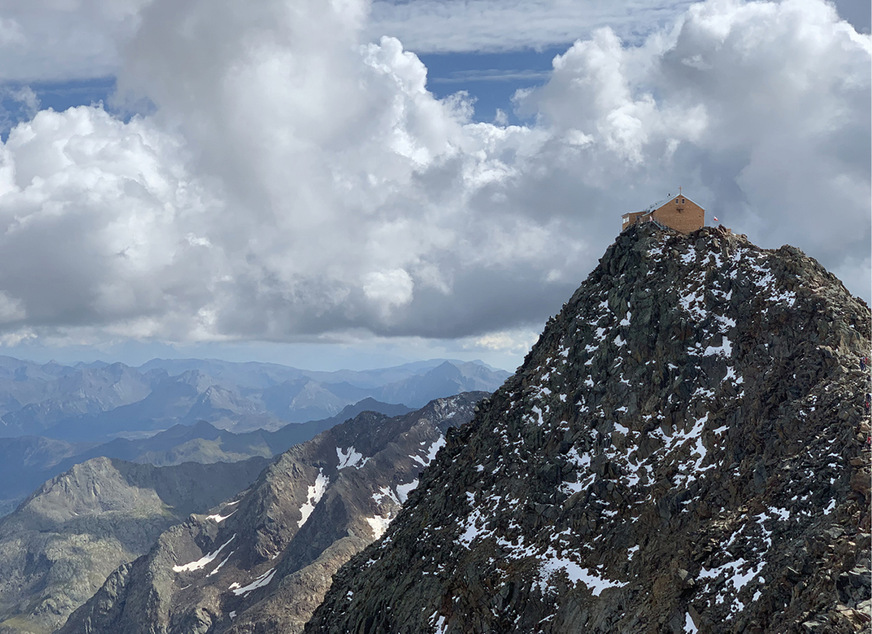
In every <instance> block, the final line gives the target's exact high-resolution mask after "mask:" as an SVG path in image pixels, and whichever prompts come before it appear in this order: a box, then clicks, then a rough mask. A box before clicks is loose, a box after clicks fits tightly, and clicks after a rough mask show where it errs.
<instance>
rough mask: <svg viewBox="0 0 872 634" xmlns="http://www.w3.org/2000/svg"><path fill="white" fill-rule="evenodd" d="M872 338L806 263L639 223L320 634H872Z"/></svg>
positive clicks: (456, 442)
mask: <svg viewBox="0 0 872 634" xmlns="http://www.w3.org/2000/svg"><path fill="white" fill-rule="evenodd" d="M869 324H870V312H869V308H868V306H866V305H865V304H864V303H863V302H862V301H860V300H858V299H856V298H854V297H852V296H851V295H850V294H849V293H848V292H847V291H846V290H845V289H844V287H843V286H842V284H841V283H840V282H839V281H838V280H837V279H836V278H834V277H833V276H832V275H831V274H829V273H827V272H826V271H825V270H824V269H823V268H822V267H821V266H820V265H819V264H818V263H817V262H816V261H814V260H813V259H811V258H808V257H806V256H805V255H803V254H802V253H801V252H800V251H798V250H797V249H795V248H792V247H782V248H780V249H778V250H775V251H770V250H763V249H760V248H757V247H755V246H754V245H752V244H751V243H749V242H748V241H747V239H745V237H744V236H736V235H733V234H731V233H729V232H728V231H726V230H723V229H702V230H699V231H697V232H694V233H692V234H689V235H688V236H683V235H680V234H677V233H675V232H672V231H668V230H667V231H662V230H660V229H657V228H653V227H649V226H636V227H632V228H630V229H628V230H627V231H625V232H624V233H622V234H621V235H620V236H619V238H618V239H617V241H616V242H615V244H613V245H612V246H611V247H610V248H609V249H608V251H607V252H606V254H605V255H604V257H603V258H602V259H601V260H600V264H599V266H598V267H597V268H596V269H595V270H594V271H593V273H592V274H591V275H590V276H589V278H588V279H587V280H586V281H585V282H584V284H582V286H581V287H580V288H579V289H578V291H577V292H576V293H575V294H574V296H573V297H572V298H571V300H570V301H569V302H568V303H567V304H566V305H565V306H564V308H563V310H562V311H561V312H560V313H559V314H558V315H557V316H556V317H554V318H552V319H551V320H549V322H548V324H547V326H546V328H545V330H544V332H543V334H542V335H541V337H540V339H539V341H538V343H537V344H536V345H535V346H534V348H533V349H532V351H531V352H530V353H529V355H528V356H527V358H526V360H525V362H524V364H523V366H522V367H521V368H520V369H519V370H518V372H517V373H516V374H515V375H514V376H513V377H512V378H510V379H509V380H508V381H507V382H506V384H505V385H504V386H503V387H502V388H501V389H500V390H498V391H497V392H496V393H495V394H494V395H493V397H492V398H491V399H489V400H488V401H486V402H484V403H483V404H481V405H480V411H479V413H478V414H477V415H476V417H475V418H474V420H473V421H472V422H471V423H470V424H469V425H466V426H464V427H462V428H460V429H459V430H451V431H450V432H449V434H448V436H447V445H446V447H445V448H443V449H442V451H440V452H439V454H438V456H437V458H436V460H435V461H434V463H433V464H432V465H430V467H429V468H428V469H427V470H426V471H425V472H424V473H423V474H422V476H421V483H420V485H419V486H418V488H417V489H416V490H415V491H414V492H413V493H412V494H411V496H410V498H409V501H408V503H407V504H406V505H405V506H404V508H403V510H402V512H401V513H400V515H399V516H398V517H397V519H396V520H395V521H394V522H393V523H392V524H391V526H390V528H388V530H387V532H386V534H385V535H384V537H382V539H381V540H379V541H377V542H376V543H374V544H372V545H370V546H369V547H368V548H367V549H366V550H364V551H363V552H362V553H360V554H359V555H357V556H356V557H354V558H353V559H352V560H351V561H350V562H349V563H348V564H347V565H345V566H344V567H343V568H342V569H341V570H340V571H339V572H338V573H337V575H336V576H335V578H334V583H333V585H332V587H331V589H330V591H329V593H328V594H327V596H326V598H325V600H324V602H323V604H322V605H321V606H320V607H319V609H318V610H317V611H316V613H315V614H314V616H313V617H312V619H311V621H310V622H309V624H308V625H307V626H306V630H305V631H306V632H341V633H363V632H409V633H412V632H440V633H454V632H457V633H460V632H463V633H468V632H626V633H639V632H695V631H700V632H736V633H739V632H855V631H860V630H862V629H865V630H867V631H868V627H869V613H870V607H872V602H870V585H869V580H870V570H869V568H870V535H869V531H870V514H869V509H870V498H869V495H870V491H869V485H870V472H869V445H868V444H867V443H868V438H869V417H868V414H867V412H866V411H865V408H864V395H865V394H866V392H868V391H869V375H868V373H867V372H868V370H867V372H861V369H860V365H859V358H860V357H861V356H863V355H864V354H868V351H869V343H870V340H869V334H870V333H869V328H870V326H869Z"/></svg>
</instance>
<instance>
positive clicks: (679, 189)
mask: <svg viewBox="0 0 872 634" xmlns="http://www.w3.org/2000/svg"><path fill="white" fill-rule="evenodd" d="M678 195H679V196H681V185H679V186H678Z"/></svg>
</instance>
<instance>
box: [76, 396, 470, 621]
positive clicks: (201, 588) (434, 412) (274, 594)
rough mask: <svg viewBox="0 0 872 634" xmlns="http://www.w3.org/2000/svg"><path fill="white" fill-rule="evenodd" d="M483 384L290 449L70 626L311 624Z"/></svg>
mask: <svg viewBox="0 0 872 634" xmlns="http://www.w3.org/2000/svg"><path fill="white" fill-rule="evenodd" d="M484 396H486V393H484V392H477V393H467V394H461V395H458V396H453V397H448V398H444V399H438V400H436V401H433V402H431V403H430V404H429V405H427V406H426V407H424V408H423V409H421V410H418V411H415V412H412V413H409V414H405V415H401V416H396V417H393V418H389V417H387V416H385V415H382V414H377V413H375V412H364V413H362V414H360V415H358V416H357V417H355V418H353V419H351V420H349V421H346V422H345V423H343V424H341V425H338V426H336V427H333V428H331V429H330V430H328V431H325V432H324V433H322V434H320V435H319V436H317V437H316V438H314V439H312V440H310V441H308V442H306V443H303V444H301V445H297V446H295V447H293V448H292V449H290V450H289V451H287V452H285V453H284V454H282V455H281V456H280V457H279V458H278V460H277V461H276V462H275V463H274V464H273V465H271V466H270V467H269V468H268V469H266V470H265V471H264V473H263V474H262V475H261V476H260V478H259V479H258V480H257V482H256V483H255V484H254V485H253V486H252V487H251V489H250V490H249V491H247V492H246V493H245V494H244V495H242V496H240V497H239V498H238V499H236V500H233V501H231V502H228V503H226V504H224V505H222V506H221V507H220V508H219V509H217V511H216V512H214V513H213V514H211V515H209V516H202V515H197V516H193V517H192V518H191V519H190V520H189V521H188V522H186V523H184V524H181V525H178V526H174V527H173V528H171V529H169V530H168V531H166V532H165V533H164V534H163V535H161V537H160V539H159V540H158V542H157V545H156V546H155V547H154V548H153V549H152V550H151V551H150V552H149V553H148V554H147V555H145V556H144V557H141V558H140V559H138V560H136V561H135V562H133V563H132V564H128V565H125V566H122V567H120V568H119V569H118V570H116V571H115V572H114V573H113V574H112V575H111V576H110V577H109V578H108V579H107V581H106V583H105V584H104V585H103V587H102V588H101V589H100V590H99V591H98V592H97V594H96V595H94V597H93V598H92V599H91V600H90V601H88V603H87V604H85V605H84V606H83V607H82V608H81V609H79V610H78V611H76V612H75V613H74V614H72V615H71V616H70V618H69V620H68V621H67V623H66V625H65V626H64V627H63V628H62V629H61V630H60V632H64V633H69V634H72V633H76V634H81V633H89V632H93V633H97V632H101V633H102V632H105V633H109V632H125V633H126V634H137V633H149V634H156V633H172V634H175V633H178V634H182V633H185V634H188V633H191V632H198V633H206V632H210V633H212V632H234V633H239V634H241V633H243V632H245V633H253V632H263V633H269V632H300V631H302V628H303V625H304V623H305V622H306V621H307V620H308V618H309V617H310V616H311V614H312V611H313V610H314V609H315V607H316V606H317V605H318V604H319V603H320V601H321V599H322V598H323V596H324V593H325V592H326V591H327V588H328V586H329V585H330V581H331V577H332V575H333V573H334V572H336V570H337V569H338V568H339V566H341V565H342V564H343V563H345V562H346V561H348V559H349V558H350V557H351V556H352V555H354V554H355V553H357V552H359V551H361V550H362V549H363V548H365V547H366V546H367V545H368V544H369V543H370V542H372V541H373V540H374V539H376V538H378V537H379V536H381V534H382V533H383V532H384V530H385V528H386V527H387V526H388V524H389V523H390V521H391V520H392V519H393V517H394V516H395V515H396V513H397V512H398V511H399V509H400V507H401V504H402V503H403V502H404V501H405V499H406V497H407V495H408V494H409V492H410V491H411V490H413V489H414V487H415V486H416V485H417V477H418V474H419V472H420V471H421V470H422V469H423V467H424V466H425V465H427V464H429V462H430V461H432V460H433V458H434V457H435V455H436V452H437V450H438V449H439V447H441V446H442V445H443V444H444V433H445V430H446V429H447V428H448V427H449V426H450V425H461V424H464V423H466V422H468V421H469V420H471V419H472V416H473V408H474V407H475V403H476V402H477V401H479V400H480V399H481V398H483V397H484Z"/></svg>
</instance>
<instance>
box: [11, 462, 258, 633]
mask: <svg viewBox="0 0 872 634" xmlns="http://www.w3.org/2000/svg"><path fill="white" fill-rule="evenodd" d="M267 463H268V461H267V460H265V459H263V458H254V459H251V460H247V461H244V462H238V463H234V464H218V465H200V464H192V463H189V464H184V465H179V466H173V467H153V466H151V465H141V464H133V463H129V462H124V461H123V460H113V459H109V458H95V459H93V460H89V461H87V462H84V463H82V464H80V465H76V466H75V467H73V468H72V469H70V470H69V471H67V472H66V473H64V474H62V475H60V476H57V477H56V478H53V479H52V480H50V481H49V482H46V483H45V484H44V485H43V486H42V487H40V488H39V489H38V490H37V491H36V492H34V493H33V494H31V496H30V497H29V498H27V499H26V500H25V501H24V502H22V504H21V505H20V506H19V507H18V508H17V509H16V511H15V512H14V513H12V514H11V515H9V516H7V517H5V518H3V519H2V520H0V633H4V634H6V633H12V632H15V633H22V632H36V633H42V632H51V631H54V630H55V629H56V628H58V627H59V626H61V625H62V624H63V623H64V621H65V620H66V619H67V617H68V616H69V614H70V613H71V612H72V611H73V610H74V609H75V608H77V607H79V606H80V605H81V604H82V603H84V602H85V601H86V600H87V599H88V598H89V597H90V596H91V595H93V594H94V592H95V591H96V590H97V589H98V588H99V587H100V586H101V585H102V583H103V582H104V581H105V580H106V577H107V576H108V575H109V574H110V573H111V572H112V571H113V570H115V568H117V567H118V566H119V565H121V564H123V563H127V562H130V561H133V560H134V559H135V558H136V557H138V556H140V555H142V554H144V553H146V552H148V550H149V549H150V548H151V547H152V545H153V544H154V542H155V540H156V539H157V537H158V535H160V534H161V533H162V532H163V531H165V530H166V529H167V528H168V527H169V526H171V525H173V524H177V523H179V522H182V521H184V519H185V518H187V517H188V515H189V514H190V513H193V512H203V511H206V510H207V509H209V508H210V507H212V506H214V505H215V504H217V503H218V502H219V501H221V500H224V499H227V498H228V497H231V496H233V495H235V494H236V493H238V492H239V490H240V489H242V488H244V487H246V486H247V485H248V484H249V483H251V482H252V481H254V479H255V478H256V477H257V476H258V474H259V473H260V472H261V471H262V470H263V469H264V467H265V466H266V465H267Z"/></svg>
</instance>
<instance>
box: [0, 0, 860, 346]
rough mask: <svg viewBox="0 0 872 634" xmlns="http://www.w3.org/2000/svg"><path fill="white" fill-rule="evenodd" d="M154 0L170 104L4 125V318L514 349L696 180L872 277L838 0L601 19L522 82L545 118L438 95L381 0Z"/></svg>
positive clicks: (855, 68) (152, 63)
mask: <svg viewBox="0 0 872 634" xmlns="http://www.w3.org/2000/svg"><path fill="white" fill-rule="evenodd" d="M94 6H97V5H96V0H95V4H94ZM124 7H127V9H124ZM133 7H135V8H136V13H135V16H136V17H135V29H134V30H133V32H132V33H131V35H130V36H129V37H128V38H127V43H126V44H125V45H124V46H123V47H122V49H121V51H122V52H121V60H122V61H121V64H120V69H121V70H120V71H119V77H118V85H119V90H120V91H121V94H120V95H119V97H120V98H126V99H129V100H130V103H137V102H139V103H141V102H142V100H147V101H148V102H149V103H150V104H151V106H150V108H149V109H148V110H147V111H146V112H145V113H144V114H142V115H139V116H135V117H133V118H131V119H129V120H122V119H119V118H117V117H115V116H112V115H111V114H109V113H107V112H105V111H104V110H103V109H102V108H101V107H78V108H74V109H70V110H67V111H66V112H61V113H57V112H52V111H40V112H38V113H37V114H36V115H35V116H34V117H33V119H32V120H30V121H28V122H24V123H21V124H19V125H18V126H16V127H15V128H14V129H13V130H12V131H11V132H10V134H9V137H8V140H7V141H6V143H5V144H3V145H2V147H0V227H2V228H3V231H2V234H0V292H2V294H0V331H2V332H3V333H5V334H4V336H7V337H13V336H17V337H19V338H20V337H25V336H26V337H31V336H32V333H34V332H36V333H40V334H41V335H42V336H48V335H51V336H54V337H57V336H64V334H66V335H67V336H70V337H74V336H83V335H82V333H104V334H105V336H111V337H115V338H123V337H135V338H144V339H149V338H151V339H160V340H166V341H180V342H184V341H223V340H260V341H289V340H300V339H310V340H314V339H318V338H324V337H331V338H335V337H342V336H343V334H342V333H349V332H354V333H357V334H356V335H355V336H359V335H360V333H371V334H372V335H375V336H379V337H407V336H411V337H415V336H418V337H435V338H461V339H462V342H463V343H462V345H463V346H468V347H471V348H476V347H477V348H479V349H483V350H484V349H501V350H507V349H513V347H517V345H518V343H517V342H518V341H522V340H526V338H528V336H529V331H528V330H525V327H532V328H533V329H535V328H537V327H538V324H541V322H542V321H543V320H544V319H545V318H546V317H547V316H548V314H550V313H553V312H555V311H556V310H557V309H559V307H560V305H561V303H562V302H563V301H565V300H566V299H567V298H568V297H569V296H570V295H571V293H572V291H573V290H574V288H575V287H576V286H577V285H578V283H579V282H580V281H581V280H582V279H583V278H584V277H585V276H586V275H587V273H588V271H589V270H590V269H591V268H592V267H593V266H594V265H595V263H596V259H597V258H598V257H599V256H600V255H601V254H602V252H603V250H604V249H605V247H606V246H607V244H608V243H609V242H611V240H612V239H613V238H614V236H615V235H616V234H617V232H618V231H619V229H620V215H621V213H623V212H625V211H631V210H634V209H639V208H643V207H644V206H646V205H647V204H649V203H650V202H653V201H654V200H657V199H659V198H662V197H663V196H664V195H665V194H666V193H667V192H668V191H675V189H676V188H677V187H678V185H683V186H684V190H685V192H687V193H688V194H689V195H690V196H691V197H692V198H694V200H697V201H698V202H700V203H701V204H703V205H704V206H705V207H706V208H707V209H708V211H709V217H710V216H711V214H712V213H714V215H717V216H718V217H719V218H720V219H721V220H722V221H723V222H724V223H725V224H727V225H729V226H732V227H733V228H734V229H735V230H737V231H739V232H743V233H748V234H749V237H751V238H752V239H754V240H756V241H758V242H760V243H762V244H763V245H764V246H779V245H780V244H782V243H786V242H790V243H793V244H796V245H797V246H799V247H801V248H803V249H805V250H806V251H807V252H808V253H809V254H811V255H813V256H815V257H817V258H818V259H819V260H821V261H822V262H823V263H824V264H825V265H827V266H829V267H831V268H833V269H834V270H837V271H838V272H840V273H841V274H842V275H844V276H845V278H846V281H848V282H849V283H850V284H851V288H852V289H853V290H854V291H855V292H861V293H862V292H868V287H869V259H868V245H869V242H870V234H869V224H870V221H869V199H870V183H869V173H870V159H869V148H868V139H869V136H870V130H869V100H870V81H869V76H868V67H869V61H870V51H872V45H870V38H869V37H868V36H865V35H858V34H857V33H856V32H855V31H854V29H853V28H852V27H851V26H850V25H848V24H847V23H845V22H843V21H841V20H840V19H839V17H838V15H837V14H836V13H835V11H834V10H833V8H832V7H831V6H830V5H828V4H825V3H824V2H822V1H821V0H784V1H783V2H780V3H759V2H758V3H744V2H738V1H729V0H711V1H709V2H704V3H698V4H693V5H692V6H690V7H689V8H688V9H687V11H686V12H685V13H684V14H683V15H682V16H681V18H680V19H679V20H678V21H677V22H675V23H673V24H670V25H668V27H666V28H663V29H661V30H658V31H656V32H654V33H652V34H651V35H650V36H649V37H647V38H645V39H644V41H642V42H639V43H637V45H628V44H627V42H626V41H625V40H624V39H623V38H622V37H621V36H620V32H616V31H615V30H613V29H608V28H605V29H600V30H596V31H595V32H593V33H591V35H590V36H589V37H586V38H585V39H582V40H579V41H577V42H576V43H575V44H573V45H572V46H571V47H569V48H568V49H567V50H566V51H565V52H564V53H563V54H562V55H559V56H558V57H556V58H555V60H554V68H553V72H552V73H551V75H550V77H549V79H548V82H547V83H546V84H545V85H544V86H543V87H541V88H539V89H535V90H528V91H525V92H522V93H519V94H518V95H516V97H515V104H516V106H517V108H518V109H519V111H520V112H522V113H525V114H527V115H530V116H531V117H532V119H533V121H534V123H531V124H529V125H526V126H505V125H497V124H488V123H480V122H474V120H473V118H472V116H471V115H472V108H473V104H471V103H470V102H469V100H468V99H466V98H465V97H464V95H462V94H459V95H455V96H453V97H451V98H449V99H444V100H439V99H436V98H435V97H434V96H433V95H432V94H431V93H430V92H428V90H427V84H426V68H425V67H424V65H423V64H422V63H421V61H420V60H419V59H418V57H417V56H416V55H415V54H413V53H412V52H410V51H409V50H407V49H406V48H404V46H403V44H402V43H401V42H400V40H398V39H396V38H394V37H390V36H385V37H380V38H379V39H377V40H370V39H368V33H369V32H370V29H371V25H372V21H371V18H370V17H369V15H368V7H367V5H366V4H365V3H363V2H359V1H357V0H333V1H332V2H323V1H322V0H305V1H303V0H301V1H299V2H294V3H287V2H280V1H278V0H264V1H262V2H258V3H256V4H255V5H245V6H243V5H241V4H240V3H238V2H233V1H231V0H208V1H207V0H191V1H190V2H185V3H178V2H175V1H173V0H152V1H151V2H149V3H145V2H142V3H139V4H138V5H137V4H136V3H134V2H130V3H127V4H124V5H123V6H122V8H121V9H119V12H120V13H118V14H117V15H119V16H121V17H118V21H119V22H118V24H128V22H125V20H127V19H128V17H129V14H128V13H125V10H129V11H132V10H133ZM131 19H132V18H131ZM4 28H6V27H4ZM118 28H121V27H118ZM125 28H127V27H125ZM822 219H825V220H822ZM864 285H865V286H864ZM867 298H868V296H867ZM77 333H78V334H77ZM89 336H90V335H89Z"/></svg>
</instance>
